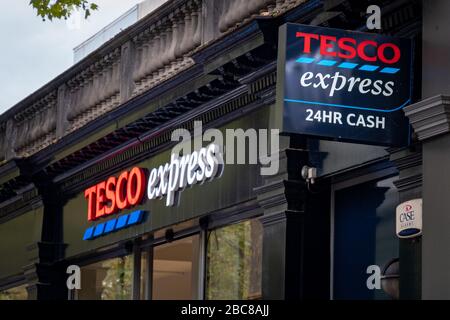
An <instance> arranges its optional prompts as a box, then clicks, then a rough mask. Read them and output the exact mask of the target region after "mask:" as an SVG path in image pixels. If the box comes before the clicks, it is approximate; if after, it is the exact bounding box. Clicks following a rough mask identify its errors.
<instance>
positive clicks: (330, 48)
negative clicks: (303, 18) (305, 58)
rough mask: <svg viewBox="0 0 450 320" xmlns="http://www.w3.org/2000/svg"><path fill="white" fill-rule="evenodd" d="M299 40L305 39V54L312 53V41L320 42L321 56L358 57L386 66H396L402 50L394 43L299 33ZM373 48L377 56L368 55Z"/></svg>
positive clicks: (297, 35) (297, 34)
mask: <svg viewBox="0 0 450 320" xmlns="http://www.w3.org/2000/svg"><path fill="white" fill-rule="evenodd" d="M296 37H297V38H303V40H304V41H303V53H306V54H308V53H311V43H312V41H319V46H320V54H321V55H323V56H332V57H339V58H342V59H353V58H355V57H356V56H358V57H359V58H361V59H362V60H364V61H367V62H378V61H381V62H383V63H385V64H394V63H397V62H398V61H399V60H400V57H401V52H400V48H399V47H398V46H397V45H396V44H394V43H381V44H379V43H377V42H376V41H373V40H364V41H361V42H359V43H358V42H357V41H356V40H355V39H353V38H349V37H343V38H339V39H337V38H336V37H334V36H328V35H319V34H313V33H305V32H297V33H296ZM369 47H373V48H374V52H375V55H369V54H368V50H367V49H368V48H369Z"/></svg>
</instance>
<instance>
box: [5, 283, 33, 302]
mask: <svg viewBox="0 0 450 320" xmlns="http://www.w3.org/2000/svg"><path fill="white" fill-rule="evenodd" d="M27 299H28V291H27V285H25V284H24V285H22V286H19V287H14V288H10V289H7V290H3V291H0V300H27Z"/></svg>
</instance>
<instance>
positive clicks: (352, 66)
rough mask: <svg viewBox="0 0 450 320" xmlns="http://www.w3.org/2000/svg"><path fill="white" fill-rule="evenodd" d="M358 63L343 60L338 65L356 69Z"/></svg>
mask: <svg viewBox="0 0 450 320" xmlns="http://www.w3.org/2000/svg"><path fill="white" fill-rule="evenodd" d="M357 65H358V64H357V63H351V62H342V63H341V64H340V65H338V67H339V68H345V69H354V68H355V67H356V66H357Z"/></svg>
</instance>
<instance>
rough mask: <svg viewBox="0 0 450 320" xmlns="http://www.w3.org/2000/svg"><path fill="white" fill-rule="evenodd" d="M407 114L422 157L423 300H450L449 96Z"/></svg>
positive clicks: (421, 104)
mask: <svg viewBox="0 0 450 320" xmlns="http://www.w3.org/2000/svg"><path fill="white" fill-rule="evenodd" d="M405 114H406V116H407V117H408V118H409V120H410V123H411V125H412V126H413V128H414V131H415V133H416V134H417V137H418V139H419V141H421V143H422V153H423V164H422V166H423V184H422V197H423V230H422V299H450V272H449V270H450V255H449V254H448V252H447V250H446V248H447V246H448V245H449V244H450V232H449V228H450V170H448V166H449V164H450V118H449V114H450V96H443V95H439V96H435V97H431V98H428V99H425V100H423V101H420V102H418V103H415V104H412V105H410V106H408V107H406V108H405ZM400 268H401V266H400Z"/></svg>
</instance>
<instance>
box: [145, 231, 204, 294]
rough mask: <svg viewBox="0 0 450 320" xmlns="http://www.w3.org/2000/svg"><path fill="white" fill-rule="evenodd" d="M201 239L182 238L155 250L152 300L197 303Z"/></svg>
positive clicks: (193, 237) (194, 237)
mask: <svg viewBox="0 0 450 320" xmlns="http://www.w3.org/2000/svg"><path fill="white" fill-rule="evenodd" d="M199 260H200V237H199V236H198V235H195V236H192V237H187V238H183V239H180V240H177V241H174V242H171V243H167V244H164V245H160V246H157V247H155V248H154V252H153V289H152V294H153V299H154V300H169V299H170V300H182V299H184V300H186V299H198V292H199V288H198V287H199V283H200V279H199Z"/></svg>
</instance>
